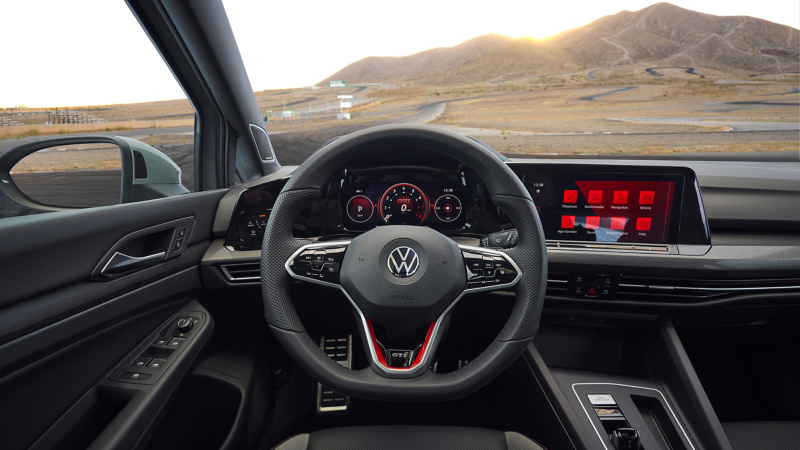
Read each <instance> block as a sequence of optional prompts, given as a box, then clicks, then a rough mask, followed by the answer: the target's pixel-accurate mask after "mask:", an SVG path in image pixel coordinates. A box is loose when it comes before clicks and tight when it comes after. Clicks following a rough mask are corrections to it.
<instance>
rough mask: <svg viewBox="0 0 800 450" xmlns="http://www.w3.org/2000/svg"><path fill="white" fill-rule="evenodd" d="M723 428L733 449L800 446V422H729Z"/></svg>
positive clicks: (792, 449)
mask: <svg viewBox="0 0 800 450" xmlns="http://www.w3.org/2000/svg"><path fill="white" fill-rule="evenodd" d="M722 429H723V430H725V434H726V435H727V436H728V442H730V443H731V447H732V448H733V450H761V449H770V450H797V449H799V448H800V422H727V423H723V424H722Z"/></svg>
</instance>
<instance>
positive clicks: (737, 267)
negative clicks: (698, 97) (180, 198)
mask: <svg viewBox="0 0 800 450" xmlns="http://www.w3.org/2000/svg"><path fill="white" fill-rule="evenodd" d="M397 153H402V152H397ZM384 155H385V153H383V154H381V155H377V156H375V157H374V158H373V159H372V160H371V161H360V162H359V163H357V164H348V165H345V166H341V167H338V168H336V169H335V170H333V171H332V173H331V174H330V175H329V176H328V178H327V181H326V183H325V187H324V188H323V190H322V192H321V196H320V197H319V198H318V199H317V200H316V201H314V202H313V203H312V204H311V205H310V206H309V207H308V208H306V209H305V210H304V211H303V212H302V213H301V214H300V215H299V216H298V217H297V218H296V220H295V222H294V226H293V232H294V235H295V237H297V238H302V239H311V240H315V241H318V242H323V241H333V240H340V239H352V238H353V237H355V236H357V235H359V234H361V233H364V232H365V231H368V230H370V229H372V228H374V227H380V226H384V225H387V224H407V225H412V226H423V227H430V228H432V229H435V230H437V231H439V232H441V233H442V234H445V235H447V236H449V237H450V238H452V239H453V240H456V241H457V242H458V243H459V244H464V245H473V246H483V247H500V248H508V247H511V246H513V245H515V243H516V234H515V230H514V224H513V223H511V221H510V220H509V218H508V217H506V216H505V214H504V213H503V211H502V210H501V209H500V208H498V207H497V205H495V204H494V202H493V201H492V197H491V195H490V193H489V192H488V189H487V187H486V183H485V182H484V180H482V179H481V178H480V177H479V176H478V175H477V174H476V173H475V172H474V171H473V170H472V169H471V168H470V167H468V166H466V165H464V164H461V163H459V162H458V161H453V160H448V159H447V158H438V159H423V158H419V157H417V155H414V157H413V158H407V159H406V160H404V161H403V160H397V161H387V160H385V159H384V158H385V156H384ZM506 164H507V165H508V166H509V168H511V170H512V171H513V172H514V173H515V174H516V175H517V176H518V177H519V179H520V180H521V181H522V183H523V185H524V186H525V187H526V188H527V189H528V191H529V192H530V195H531V197H532V198H533V200H534V202H535V204H536V207H537V214H538V215H539V218H540V220H541V221H542V224H543V231H544V233H545V237H546V239H547V248H548V266H549V275H548V282H547V292H548V294H547V295H548V298H549V299H550V301H551V302H552V301H553V300H554V299H556V303H550V304H551V305H554V304H557V302H558V301H564V302H567V303H563V304H562V305H568V304H569V305H572V304H573V303H569V302H572V301H575V300H580V301H586V300H591V301H597V300H612V301H613V302H612V303H613V304H614V305H616V306H615V308H618V309H619V310H620V311H626V310H627V309H626V308H627V307H626V306H625V305H631V304H634V303H635V304H638V305H640V306H643V307H649V306H645V305H651V306H653V307H655V305H661V306H662V307H663V305H665V304H667V303H669V304H671V305H676V306H677V305H684V306H685V307H687V308H688V307H692V306H694V305H698V304H699V303H703V302H704V301H711V300H715V301H716V300H721V299H733V298H740V297H743V296H744V297H748V296H753V295H759V294H763V293H768V294H770V295H777V294H779V293H782V294H788V293H796V292H800V278H798V276H797V273H798V272H797V264H798V261H800V250H798V249H800V235H798V234H797V233H796V230H797V229H798V228H797V227H798V224H800V216H798V214H797V211H800V203H799V202H800V185H798V184H797V179H798V178H797V177H798V175H797V170H798V169H800V166H797V167H786V166H781V167H778V166H775V165H774V164H772V165H770V164H766V163H763V164H762V163H719V162H696V161H695V162H691V161H690V162H680V163H677V162H673V161H610V160H589V161H587V160H541V159H540V160H524V159H516V160H507V161H506ZM696 170H697V171H698V172H695V171H696ZM293 171H294V168H293V167H286V168H283V169H281V171H280V172H278V173H276V174H274V175H271V176H270V177H268V178H264V179H260V180H254V181H252V182H249V183H247V184H244V185H241V186H240V187H238V188H234V189H232V190H231V191H230V192H229V193H228V194H227V195H226V196H225V197H224V198H223V200H222V202H221V203H220V207H219V209H218V211H217V216H216V219H215V222H214V233H215V236H217V238H218V239H217V240H216V241H214V243H213V244H212V246H211V247H210V248H209V249H208V251H207V253H206V257H205V258H204V262H203V273H204V277H205V282H206V283H207V285H208V286H209V287H219V288H230V287H232V286H240V287H247V286H253V285H254V284H256V283H257V282H258V280H259V279H260V276H259V273H260V269H259V263H258V260H259V258H260V254H261V252H260V250H261V241H262V240H263V233H264V229H265V227H266V224H267V221H268V219H269V215H270V212H271V209H272V207H273V205H274V203H275V200H276V199H277V197H278V195H279V194H280V192H281V189H282V188H283V187H284V185H285V184H286V182H287V181H288V180H289V178H290V177H291V175H292V173H293ZM754 171H756V172H757V173H763V174H765V175H764V176H762V177H761V178H759V177H755V176H753V173H754ZM698 173H699V174H700V175H699V176H698ZM701 182H702V183H703V190H702V193H701V190H700V186H701ZM704 199H705V200H706V201H705V202H704ZM648 228H649V229H648ZM712 229H713V239H714V245H712V234H711V230H712ZM748 298H749V297H748ZM654 300H658V302H656V303H652V302H653V301H654ZM665 302H666V303H665ZM580 305H581V307H584V308H586V307H590V305H589V304H587V303H580ZM603 307H604V308H608V307H611V303H604V306H603Z"/></svg>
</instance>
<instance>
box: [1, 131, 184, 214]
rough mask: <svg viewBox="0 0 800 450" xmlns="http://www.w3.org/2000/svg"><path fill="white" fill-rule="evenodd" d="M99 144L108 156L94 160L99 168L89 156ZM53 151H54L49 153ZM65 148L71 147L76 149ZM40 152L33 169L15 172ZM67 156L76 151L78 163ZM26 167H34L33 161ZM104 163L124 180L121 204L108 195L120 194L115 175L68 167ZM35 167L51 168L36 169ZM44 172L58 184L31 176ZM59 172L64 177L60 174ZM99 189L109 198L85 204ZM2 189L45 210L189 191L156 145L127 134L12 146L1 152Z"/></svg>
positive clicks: (178, 172) (12, 196)
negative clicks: (67, 160)
mask: <svg viewBox="0 0 800 450" xmlns="http://www.w3.org/2000/svg"><path fill="white" fill-rule="evenodd" d="M102 144H105V145H102ZM80 145H86V146H87V148H80V147H77V146H80ZM59 147H72V148H59ZM76 147H77V148H76ZM98 147H100V148H102V151H103V152H104V153H103V154H104V155H105V159H106V160H104V161H101V163H102V164H100V163H97V164H95V166H98V165H99V166H100V168H99V169H97V168H96V167H93V166H92V164H91V161H90V162H89V163H87V162H86V159H87V158H89V159H91V158H90V157H91V155H92V152H91V150H98ZM114 147H116V148H118V149H119V163H118V164H117V163H116V161H108V159H109V155H113V154H114V152H113V148H114ZM50 150H53V152H52V153H51V152H50ZM64 150H72V152H65V151H64ZM81 151H82V153H81ZM36 152H42V154H41V155H34V156H32V157H31V158H35V159H36V160H38V162H35V163H34V164H32V165H33V168H32V169H30V168H29V170H27V171H24V172H20V171H19V170H17V172H15V171H14V170H15V169H14V168H15V167H18V164H19V163H20V162H21V161H22V160H23V159H25V158H26V157H29V156H31V155H33V154H34V153H36ZM97 153H99V151H95V152H94V155H95V156H96V154H97ZM49 155H52V159H53V160H52V161H49V162H48V161H47V158H48V157H49ZM65 155H74V158H75V159H76V161H77V163H73V162H70V163H69V164H64V161H65ZM112 159H113V157H112ZM43 161H44V162H43ZM28 165H29V166H30V164H28ZM25 166H26V164H20V166H19V167H23V168H24V167H25ZM39 166H41V167H39ZM64 166H69V167H64ZM106 166H110V167H111V170H107V172H109V173H113V172H115V171H116V177H118V178H120V182H119V201H118V202H117V201H115V200H114V198H111V199H110V201H109V199H108V197H109V194H110V195H116V186H113V185H109V184H108V180H109V179H111V180H115V178H113V177H111V176H106V177H100V178H98V177H94V178H91V177H88V178H87V177H84V178H80V177H76V176H75V175H76V174H87V173H89V172H88V171H86V170H83V171H81V170H70V169H73V168H75V167H78V168H83V167H93V168H94V169H95V170H98V171H100V170H103V169H104V168H105V167H106ZM37 168H46V169H51V170H33V169H37ZM52 169H55V170H52ZM42 174H49V176H50V177H49V178H51V179H52V178H58V183H55V184H52V185H48V184H47V182H46V180H44V179H40V180H36V179H34V178H33V177H34V175H39V176H41V175H42ZM58 175H63V176H61V177H59V176H58ZM67 175H69V176H67ZM15 178H16V179H15ZM95 178H97V179H95ZM23 180H24V181H26V183H22V184H21V183H20V182H21V181H23ZM103 183H105V185H103ZM23 184H25V185H26V186H28V187H26V186H23ZM98 190H99V191H102V194H103V195H104V196H105V197H106V198H105V202H100V203H92V202H88V203H87V201H86V199H85V198H82V197H81V196H82V195H83V197H85V196H86V195H87V194H88V193H89V192H94V193H97V192H98ZM0 191H2V192H3V193H4V194H5V195H6V196H8V197H9V198H10V199H11V200H13V201H14V202H16V203H18V204H20V205H22V206H25V207H28V208H32V209H36V210H43V211H64V210H70V209H77V208H82V207H87V206H101V205H104V204H105V205H107V204H113V203H131V202H138V201H143V200H152V199H157V198H163V197H171V196H174V195H181V194H187V193H189V190H188V189H186V188H185V187H184V186H183V185H182V184H181V169H180V168H179V167H178V166H177V165H176V164H175V163H174V162H173V161H172V160H170V159H169V158H168V157H167V156H166V155H164V154H163V153H161V152H160V151H158V150H157V149H155V148H153V147H151V146H149V145H147V144H144V143H142V142H139V141H137V140H134V139H130V138H126V137H120V136H95V135H86V136H71V137H60V138H53V139H43V140H39V141H35V142H30V143H26V144H23V145H20V146H17V147H14V148H12V149H11V150H8V151H6V152H5V153H3V154H0ZM65 193H71V194H72V196H73V198H68V197H67V195H66V194H65ZM82 193H86V194H82Z"/></svg>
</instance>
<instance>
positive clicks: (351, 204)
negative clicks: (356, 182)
mask: <svg viewBox="0 0 800 450" xmlns="http://www.w3.org/2000/svg"><path fill="white" fill-rule="evenodd" d="M374 210H375V208H374V207H373V206H372V201H371V200H370V199H368V198H367V197H365V196H363V195H356V196H355V197H353V198H351V199H350V201H348V202H347V215H348V216H349V217H350V220H352V221H353V222H356V223H364V222H366V221H368V220H369V219H370V217H372V213H373V212H374Z"/></svg>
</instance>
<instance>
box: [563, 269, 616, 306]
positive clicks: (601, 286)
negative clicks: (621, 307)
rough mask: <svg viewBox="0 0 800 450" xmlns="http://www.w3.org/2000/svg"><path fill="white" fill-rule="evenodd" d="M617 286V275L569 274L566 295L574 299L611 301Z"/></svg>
mask: <svg viewBox="0 0 800 450" xmlns="http://www.w3.org/2000/svg"><path fill="white" fill-rule="evenodd" d="M618 285H619V276H618V275H605V274H586V273H572V272H570V274H569V282H568V284H567V286H568V287H567V289H568V291H567V293H568V295H569V296H570V297H574V298H596V299H601V300H612V299H613V298H614V295H615V294H616V292H617V286H618Z"/></svg>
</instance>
